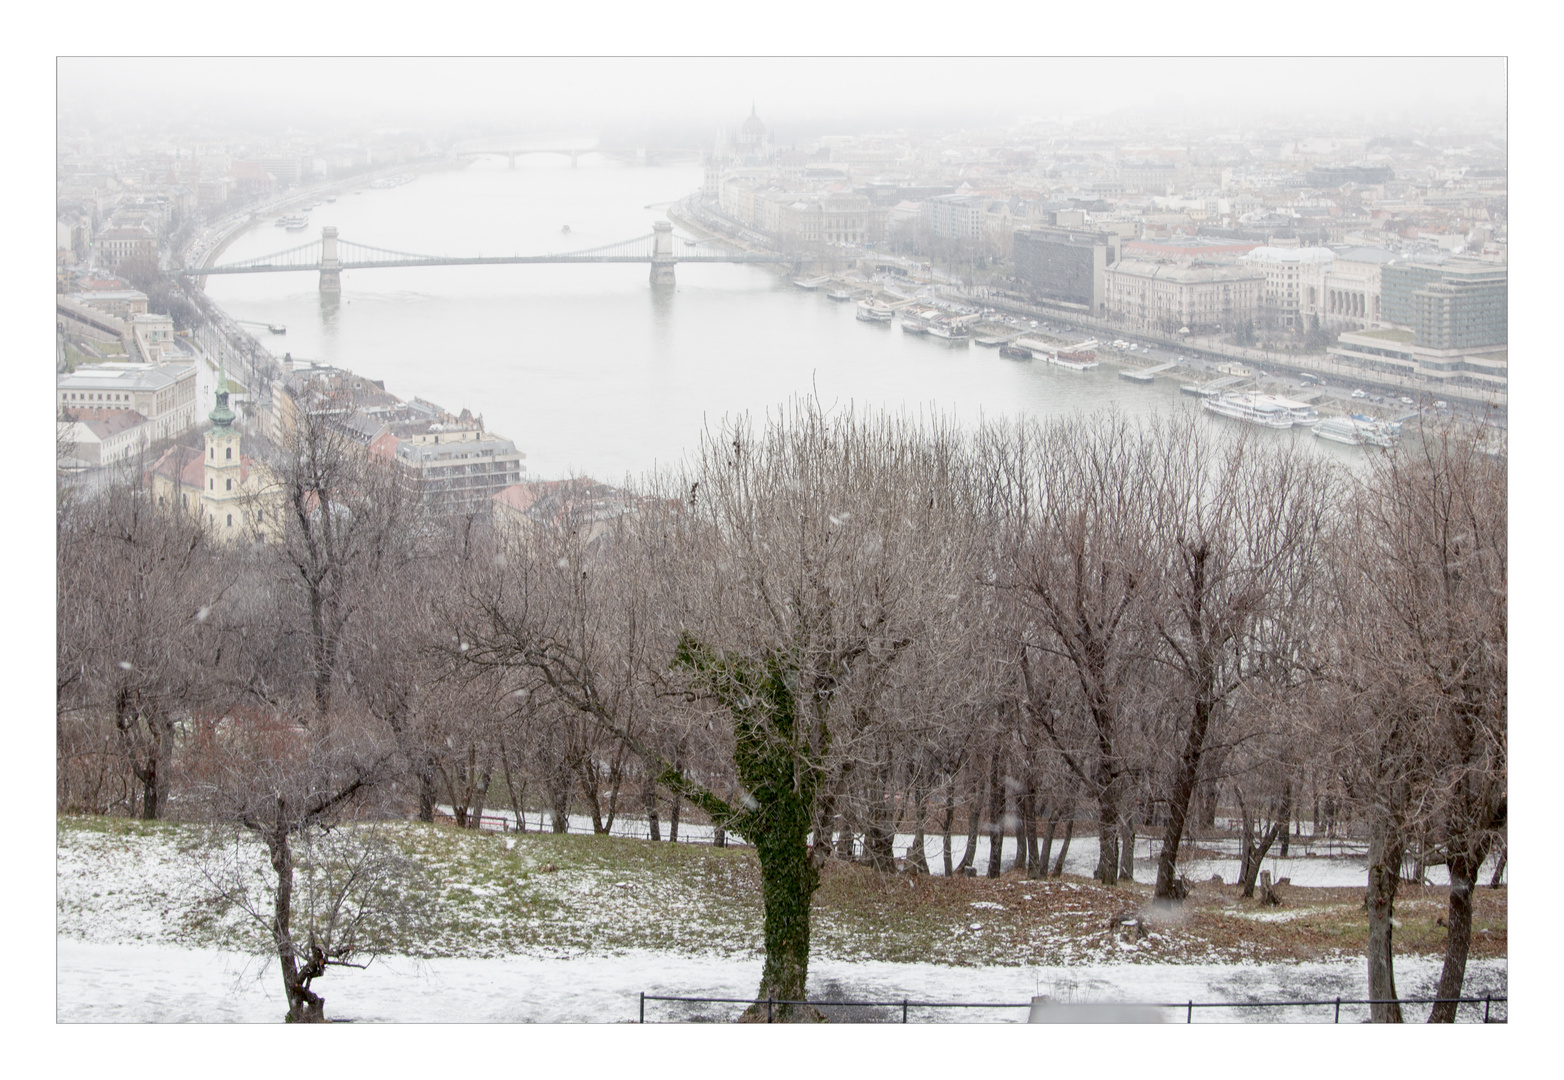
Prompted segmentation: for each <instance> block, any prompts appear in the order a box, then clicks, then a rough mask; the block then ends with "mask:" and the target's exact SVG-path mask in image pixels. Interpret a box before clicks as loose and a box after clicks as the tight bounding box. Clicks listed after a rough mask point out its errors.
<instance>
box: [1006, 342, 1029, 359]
mask: <svg viewBox="0 0 1564 1080" xmlns="http://www.w3.org/2000/svg"><path fill="white" fill-rule="evenodd" d="M999 355H1000V356H1008V357H1009V358H1010V359H1012V360H1030V359H1032V350H1031V349H1028V348H1027V347H1026V346H1025V345H1012V344H1010V342H1008V341H1007V342H1005V343H1004V344H1002V345H1000V346H999Z"/></svg>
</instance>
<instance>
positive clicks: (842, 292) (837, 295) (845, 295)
mask: <svg viewBox="0 0 1564 1080" xmlns="http://www.w3.org/2000/svg"><path fill="white" fill-rule="evenodd" d="M825 295H826V297H827V298H828V299H831V300H851V299H852V298H853V294H852V293H851V292H849V291H848V290H846V289H832V290H831V291H830V292H828V293H826V294H825Z"/></svg>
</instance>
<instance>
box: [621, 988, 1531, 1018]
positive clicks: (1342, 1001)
mask: <svg viewBox="0 0 1564 1080" xmlns="http://www.w3.org/2000/svg"><path fill="white" fill-rule="evenodd" d="M1509 1000H1510V999H1509V996H1508V995H1505V994H1498V995H1495V994H1485V995H1483V996H1482V997H1461V998H1343V997H1336V998H1315V999H1308V1000H1299V1001H1195V1000H1193V999H1191V1000H1189V1001H1163V1002H1112V1003H1111V1004H1114V1005H1123V1006H1125V1007H1128V1008H1142V1009H1182V1010H1183V1012H1184V1022H1185V1023H1186V1024H1192V1023H1194V1022H1195V1010H1196V1009H1283V1008H1306V1007H1322V1008H1323V1007H1331V1008H1333V1009H1334V1012H1333V1013H1332V1016H1331V1023H1333V1024H1339V1023H1341V1007H1342V1006H1343V1005H1348V1006H1360V1005H1368V1006H1373V1005H1436V1004H1455V1005H1456V1006H1458V1007H1459V1006H1461V1005H1481V1006H1482V1007H1483V1019H1482V1022H1483V1023H1485V1024H1493V1023H1500V1024H1502V1023H1507V1022H1508V1014H1509V1009H1508V1005H1509ZM648 1001H680V1002H688V1003H694V1004H712V1005H755V1006H758V1005H764V1006H765V1007H766V1023H768V1024H769V1023H772V1022H773V1020H774V1018H775V1014H776V1010H777V1009H778V1008H780V1007H782V1006H788V1005H806V1006H809V1007H811V1008H878V1009H900V1010H901V1022H902V1023H903V1024H906V1023H909V1022H910V1021H909V1019H908V1014H909V1012H910V1011H911V1010H912V1009H1026V1010H1028V1012H1029V1013H1030V1011H1031V1008H1032V1003H1031V1002H1030V1001H1025V1002H1020V1003H1017V1002H1010V1001H1006V1002H992V1001H914V1000H912V999H910V998H902V999H901V1000H899V1001H811V1000H804V1001H792V1000H787V999H784V998H720V997H684V996H678V995H672V994H647V993H644V992H643V993H642V994H641V1001H640V1013H639V1015H638V1017H637V1021H636V1022H637V1023H641V1024H644V1023H646V1003H647V1002H648ZM1061 1004H1063V1003H1061ZM1495 1005H1504V1006H1505V1007H1506V1008H1505V1016H1504V1017H1500V1018H1495V1017H1494V1016H1493V1006H1495Z"/></svg>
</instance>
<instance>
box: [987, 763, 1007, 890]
mask: <svg viewBox="0 0 1564 1080" xmlns="http://www.w3.org/2000/svg"><path fill="white" fill-rule="evenodd" d="M989 761H990V765H989V771H988V816H989V822H988V876H989V877H991V878H997V877H998V876H999V870H1000V866H999V861H1000V859H1001V858H1002V857H1003V855H1004V851H1005V788H1004V785H1003V784H1001V783H1000V779H999V753H998V751H995V752H994V756H993V757H992V758H990V759H989Z"/></svg>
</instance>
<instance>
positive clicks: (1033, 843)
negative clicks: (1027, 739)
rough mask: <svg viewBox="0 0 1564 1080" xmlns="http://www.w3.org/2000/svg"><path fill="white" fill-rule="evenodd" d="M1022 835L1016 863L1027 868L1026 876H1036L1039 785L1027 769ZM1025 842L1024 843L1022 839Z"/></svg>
mask: <svg viewBox="0 0 1564 1080" xmlns="http://www.w3.org/2000/svg"><path fill="white" fill-rule="evenodd" d="M1020 833H1021V835H1019V836H1017V837H1016V863H1017V865H1019V866H1022V867H1024V868H1025V869H1026V876H1027V877H1029V878H1035V877H1036V876H1037V875H1036V874H1035V873H1033V872H1032V868H1033V867H1035V866H1036V865H1037V785H1036V784H1035V783H1034V782H1033V780H1032V773H1031V770H1030V769H1029V770H1027V776H1026V788H1025V790H1023V791H1022V792H1021V827H1020ZM1023 839H1024V840H1025V841H1026V842H1025V843H1022V840H1023Z"/></svg>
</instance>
